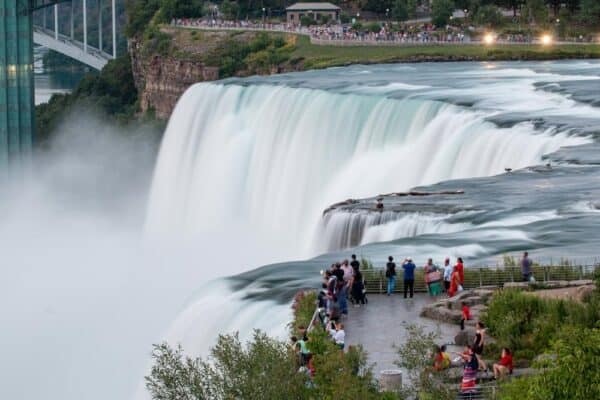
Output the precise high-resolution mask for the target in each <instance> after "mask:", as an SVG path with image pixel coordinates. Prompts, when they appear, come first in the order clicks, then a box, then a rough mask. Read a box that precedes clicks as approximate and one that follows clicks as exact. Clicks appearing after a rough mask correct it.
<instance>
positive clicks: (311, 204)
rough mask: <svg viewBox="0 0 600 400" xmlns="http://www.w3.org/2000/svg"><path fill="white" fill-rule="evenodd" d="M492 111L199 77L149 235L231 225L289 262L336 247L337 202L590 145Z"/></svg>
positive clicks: (168, 148) (159, 180)
mask: <svg viewBox="0 0 600 400" xmlns="http://www.w3.org/2000/svg"><path fill="white" fill-rule="evenodd" d="M485 116H486V114H483V113H477V112H473V111H467V110H464V109H461V108H459V107H455V106H451V105H445V104H442V103H439V102H434V101H427V100H411V99H404V100H393V99H389V98H385V97H381V96H364V95H356V94H344V95H340V94H333V93H330V92H327V91H322V90H311V89H294V88H288V87H284V86H271V85H255V86H250V87H243V86H238V85H222V84H198V85H195V86H193V87H192V88H190V89H189V90H188V91H187V92H186V93H185V95H184V96H183V97H182V99H181V100H180V102H179V104H178V105H177V107H176V109H175V111H174V113H173V116H172V117H171V120H170V122H169V126H168V128H167V132H166V135H165V138H164V141H163V144H162V147H161V151H160V155H159V159H158V164H157V168H156V174H155V178H154V183H153V187H152V194H151V201H150V207H149V214H148V215H149V218H148V222H147V232H148V233H149V235H150V236H151V237H160V236H163V237H164V236H167V237H173V236H177V235H182V234H183V235H184V236H188V237H195V236H199V237H205V236H204V235H207V234H210V232H214V231H215V230H218V229H219V228H218V227H227V233H228V234H231V235H236V234H238V233H240V234H243V236H245V237H246V238H249V239H247V240H251V241H252V242H253V243H256V244H257V246H259V245H260V244H261V243H262V244H264V243H268V244H269V245H271V246H272V247H273V248H277V250H278V251H281V252H282V253H283V254H286V258H287V259H289V258H295V257H307V256H310V255H313V254H315V252H316V251H317V250H318V249H322V248H324V247H325V248H326V247H327V246H326V245H323V244H321V245H319V244H317V246H316V247H314V243H315V242H317V241H318V240H317V238H319V237H321V232H320V230H319V228H318V227H319V219H320V215H321V212H322V210H323V209H325V208H326V207H327V206H329V205H330V204H332V203H335V202H338V201H340V200H344V199H347V198H357V197H366V196H372V195H374V194H378V193H383V192H391V191H401V190H407V189H409V188H411V187H414V186H417V185H424V184H431V183H435V182H439V181H444V180H448V179H455V178H465V177H476V176H486V175H493V174H498V173H502V172H503V171H504V168H506V167H510V168H513V169H517V168H522V167H525V166H529V165H533V164H536V163H539V162H540V160H541V157H542V155H543V154H545V153H549V152H552V151H555V150H557V149H558V148H559V147H561V146H564V145H575V144H580V143H583V142H585V141H586V139H583V138H577V137H569V136H567V135H566V134H563V133H558V134H556V133H554V132H551V131H546V132H537V131H535V130H534V129H533V127H532V126H531V125H530V124H528V123H523V124H519V125H517V126H514V127H512V128H510V129H502V128H498V127H497V126H495V125H494V124H492V123H489V122H486V121H485ZM276 259H277V258H273V259H272V260H271V261H275V260H276ZM262 261H263V262H265V261H269V260H265V259H262ZM251 264H252V263H249V264H248V265H247V266H240V268H239V269H238V270H231V271H230V272H231V273H235V272H239V271H240V270H242V269H245V268H244V267H246V268H247V267H250V266H251Z"/></svg>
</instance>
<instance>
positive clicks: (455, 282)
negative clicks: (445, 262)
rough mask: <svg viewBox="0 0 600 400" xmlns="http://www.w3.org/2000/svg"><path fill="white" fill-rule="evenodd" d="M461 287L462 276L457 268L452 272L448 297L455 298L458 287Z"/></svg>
mask: <svg viewBox="0 0 600 400" xmlns="http://www.w3.org/2000/svg"><path fill="white" fill-rule="evenodd" d="M459 286H460V276H459V274H458V271H457V269H456V267H454V271H453V272H452V276H451V277H450V289H448V297H454V295H455V294H456V292H457V291H458V287H459Z"/></svg>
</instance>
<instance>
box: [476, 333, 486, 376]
mask: <svg viewBox="0 0 600 400" xmlns="http://www.w3.org/2000/svg"><path fill="white" fill-rule="evenodd" d="M475 327H476V330H475V342H474V343H473V351H474V352H475V355H476V356H477V361H478V362H479V368H480V369H481V370H482V371H486V372H487V366H486V364H485V361H483V358H482V356H483V346H484V344H485V326H484V325H483V322H481V321H478V322H477V324H476V325H475Z"/></svg>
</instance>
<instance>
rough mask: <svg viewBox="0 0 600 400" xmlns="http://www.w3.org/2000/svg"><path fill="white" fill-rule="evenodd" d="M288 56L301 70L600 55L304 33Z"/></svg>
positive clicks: (583, 47) (585, 49)
mask: <svg viewBox="0 0 600 400" xmlns="http://www.w3.org/2000/svg"><path fill="white" fill-rule="evenodd" d="M292 58H295V59H303V60H304V68H305V69H319V68H328V67H335V66H344V65H350V64H376V63H394V62H416V61H488V60H489V61H491V60H495V61H498V60H553V59H575V58H600V45H595V44H594V45H590V44H568V45H553V46H546V47H544V46H537V45H494V46H483V45H480V44H473V45H469V44H465V45H414V46H413V45H403V46H345V47H343V46H319V45H314V44H311V43H310V38H308V37H307V36H298V37H297V40H296V49H295V51H294V52H293V53H292Z"/></svg>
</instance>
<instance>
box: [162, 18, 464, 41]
mask: <svg viewBox="0 0 600 400" xmlns="http://www.w3.org/2000/svg"><path fill="white" fill-rule="evenodd" d="M171 24H172V25H174V26H186V27H197V28H206V29H211V28H212V29H247V30H269V31H278V32H290V33H300V34H305V35H308V36H310V37H312V38H314V39H318V40H330V41H360V42H366V43H369V42H388V43H398V44H402V43H462V42H466V41H469V37H468V36H467V35H466V34H465V33H464V32H463V31H461V30H457V29H452V30H448V31H444V32H440V31H436V30H435V28H434V26H433V25H431V24H421V25H415V26H408V27H405V28H403V29H400V30H392V29H391V28H390V27H389V26H388V25H386V24H383V25H381V26H380V29H379V30H378V31H375V32H374V31H372V30H368V29H362V28H358V27H356V26H355V27H352V26H348V25H311V26H301V25H298V24H287V23H270V22H253V21H246V20H239V21H229V20H221V19H219V20H217V19H201V18H177V19H173V20H172V21H171Z"/></svg>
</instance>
